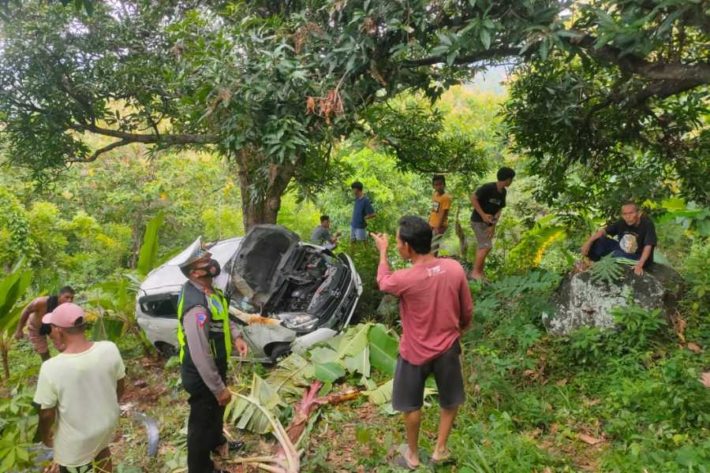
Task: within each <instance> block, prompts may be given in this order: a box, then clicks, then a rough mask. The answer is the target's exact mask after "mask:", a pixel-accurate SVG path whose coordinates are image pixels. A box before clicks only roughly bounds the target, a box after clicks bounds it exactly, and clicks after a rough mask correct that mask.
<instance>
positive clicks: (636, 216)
mask: <svg viewBox="0 0 710 473" xmlns="http://www.w3.org/2000/svg"><path fill="white" fill-rule="evenodd" d="M621 218H623V219H624V222H626V224H627V225H638V223H639V220H641V209H639V206H638V205H637V204H636V202H631V201H629V202H624V205H622V206H621Z"/></svg>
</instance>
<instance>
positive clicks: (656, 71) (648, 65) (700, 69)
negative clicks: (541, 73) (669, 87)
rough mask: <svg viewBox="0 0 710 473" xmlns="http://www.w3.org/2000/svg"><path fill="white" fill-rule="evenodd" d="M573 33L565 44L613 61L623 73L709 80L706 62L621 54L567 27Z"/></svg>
mask: <svg viewBox="0 0 710 473" xmlns="http://www.w3.org/2000/svg"><path fill="white" fill-rule="evenodd" d="M570 32H571V33H576V34H577V36H574V37H572V38H569V40H568V41H569V44H571V45H572V46H576V47H579V48H581V49H583V50H584V51H585V52H586V53H587V54H588V55H589V56H591V57H593V58H595V59H597V60H600V61H605V62H609V63H612V64H615V65H616V66H618V67H619V69H621V70H622V71H623V72H625V73H627V74H636V75H638V76H640V77H643V78H644V79H649V80H657V81H682V82H684V83H686V84H687V83H690V82H694V83H695V85H696V86H697V85H703V84H708V83H710V64H709V63H698V64H682V63H678V62H674V63H662V62H649V61H647V60H645V59H643V58H640V57H638V56H634V55H630V54H626V55H624V54H622V51H621V50H620V49H619V48H616V47H614V46H610V45H608V44H607V45H604V46H602V47H600V48H597V47H595V43H596V41H597V39H596V38H595V37H594V36H592V35H588V34H583V33H581V32H578V31H570Z"/></svg>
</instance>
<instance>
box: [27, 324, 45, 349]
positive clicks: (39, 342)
mask: <svg viewBox="0 0 710 473" xmlns="http://www.w3.org/2000/svg"><path fill="white" fill-rule="evenodd" d="M27 334H28V335H29V339H30V342H32V346H33V347H34V349H35V351H36V352H37V353H47V352H48V351H49V347H48V346H47V336H46V335H40V334H39V330H37V329H35V328H34V327H32V326H31V325H28V327H27Z"/></svg>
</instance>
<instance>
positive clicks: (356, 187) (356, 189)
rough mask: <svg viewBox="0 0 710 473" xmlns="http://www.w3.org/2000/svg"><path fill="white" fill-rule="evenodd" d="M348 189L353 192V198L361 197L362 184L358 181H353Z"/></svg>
mask: <svg viewBox="0 0 710 473" xmlns="http://www.w3.org/2000/svg"><path fill="white" fill-rule="evenodd" d="M350 189H352V191H353V195H354V196H355V197H360V196H361V195H362V182H360V181H355V182H353V183H352V184H350Z"/></svg>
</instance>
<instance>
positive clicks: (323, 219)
mask: <svg viewBox="0 0 710 473" xmlns="http://www.w3.org/2000/svg"><path fill="white" fill-rule="evenodd" d="M320 226H321V227H323V228H330V217H329V216H327V215H321V216H320Z"/></svg>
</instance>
